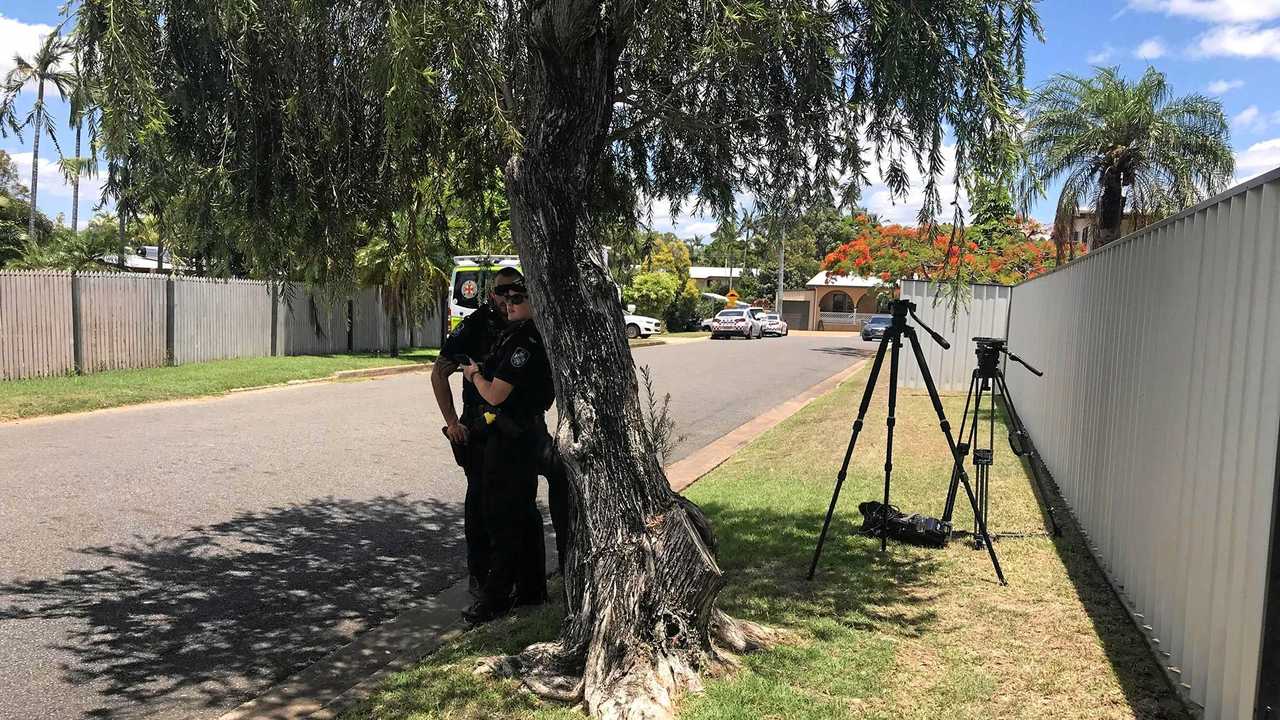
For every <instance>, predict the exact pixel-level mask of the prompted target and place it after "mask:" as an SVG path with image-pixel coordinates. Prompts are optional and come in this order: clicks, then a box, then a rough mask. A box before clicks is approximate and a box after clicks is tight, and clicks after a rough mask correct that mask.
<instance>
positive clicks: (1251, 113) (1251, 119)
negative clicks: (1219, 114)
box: [1231, 105, 1260, 127]
mask: <svg viewBox="0 0 1280 720" xmlns="http://www.w3.org/2000/svg"><path fill="white" fill-rule="evenodd" d="M1259 114H1260V113H1259V112H1258V106H1257V105H1250V106H1249V107H1247V108H1245V109H1244V110H1241V111H1240V112H1239V113H1237V114H1236V115H1235V116H1233V117H1232V118H1231V124H1232V125H1240V126H1242V127H1248V126H1250V125H1252V124H1254V123H1255V122H1257V120H1258V115H1259Z"/></svg>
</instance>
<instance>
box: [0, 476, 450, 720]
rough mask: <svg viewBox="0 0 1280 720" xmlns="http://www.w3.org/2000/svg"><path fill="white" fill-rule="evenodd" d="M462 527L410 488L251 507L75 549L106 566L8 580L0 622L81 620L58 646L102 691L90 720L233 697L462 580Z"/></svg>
mask: <svg viewBox="0 0 1280 720" xmlns="http://www.w3.org/2000/svg"><path fill="white" fill-rule="evenodd" d="M461 528H462V507H461V505H460V504H458V503H445V502H438V501H426V500H416V499H409V498H407V497H406V496H403V495H397V496H394V497H378V498H374V499H371V500H345V499H337V498H331V497H330V498H319V499H316V500H312V501H310V502H307V503H302V504H295V505H289V506H286V507H278V508H272V509H270V510H266V511H262V512H248V513H243V514H241V515H238V516H236V517H235V518H233V519H231V520H228V521H226V522H223V523H219V524H216V525H209V526H201V527H193V528H191V530H189V531H188V532H186V533H184V534H182V535H180V536H177V537H156V538H139V539H136V540H135V541H134V542H132V543H129V544H122V545H115V546H110V547H88V548H83V549H80V550H79V552H81V553H84V554H85V555H88V556H90V557H91V558H94V559H96V560H98V561H99V562H102V563H106V564H105V566H103V567H101V568H99V569H92V570H74V571H71V572H68V573H67V574H65V575H63V576H62V577H58V578H53V579H42V580H21V581H17V582H13V583H10V584H6V585H0V620H15V619H50V620H61V621H66V620H72V621H75V622H74V629H73V630H72V631H71V632H70V633H69V635H67V636H66V637H65V638H64V642H65V644H64V645H59V646H57V647H56V648H55V649H56V650H60V651H63V652H67V653H70V654H72V655H74V656H75V658H76V662H75V663H74V664H72V665H70V666H67V667H64V673H65V680H66V681H68V682H70V683H76V684H80V683H92V684H93V686H94V687H95V688H97V689H98V691H99V692H100V693H101V695H102V699H103V705H104V707H102V708H99V709H97V710H94V711H92V712H89V713H87V715H86V717H107V716H110V717H120V716H122V715H124V714H128V715H135V714H136V715H143V714H146V713H147V712H148V710H147V709H146V706H147V705H152V706H154V705H163V704H169V703H170V702H172V701H174V700H177V699H181V700H182V702H183V703H184V704H187V705H188V706H190V704H192V703H202V704H204V705H206V706H210V707H216V706H225V705H226V704H228V703H229V702H231V703H233V704H234V702H236V701H239V700H241V699H245V698H247V697H248V696H251V695H253V694H254V691H255V690H259V689H261V688H263V687H265V686H267V685H270V684H272V683H273V682H275V681H278V680H280V679H282V678H284V677H286V676H288V675H289V674H291V673H292V672H294V671H297V670H298V669H300V668H302V667H304V666H306V665H308V664H310V663H312V662H314V661H315V660H317V659H319V658H320V657H322V656H324V655H326V654H327V653H329V652H331V651H333V650H335V649H337V648H338V647H339V646H341V645H343V644H345V643H346V642H348V641H350V640H351V639H352V637H353V636H354V635H355V634H357V633H359V632H361V631H363V630H366V629H368V628H370V627H373V626H376V625H378V624H380V623H382V622H384V621H386V620H388V619H390V618H392V617H394V616H395V615H396V614H398V613H399V612H401V611H403V610H405V609H407V608H408V607H410V606H412V605H414V604H416V603H417V602H418V601H419V600H421V599H423V598H425V597H427V596H429V595H431V594H433V593H435V592H437V591H439V590H441V589H442V588H444V587H447V586H448V585H450V584H452V583H453V582H454V581H456V580H457V578H458V577H460V576H461V575H462V574H463V573H464V572H465V568H464V565H465V563H464V562H463V561H462V558H463V557H464V553H463V548H462V538H461ZM125 708H131V709H132V710H133V712H128V711H126V712H121V711H122V710H124V709H125Z"/></svg>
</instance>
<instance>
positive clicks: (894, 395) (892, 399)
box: [880, 331, 902, 552]
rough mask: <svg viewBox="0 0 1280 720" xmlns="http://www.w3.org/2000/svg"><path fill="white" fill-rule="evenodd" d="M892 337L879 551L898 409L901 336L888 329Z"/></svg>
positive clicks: (885, 529) (884, 537)
mask: <svg viewBox="0 0 1280 720" xmlns="http://www.w3.org/2000/svg"><path fill="white" fill-rule="evenodd" d="M889 334H890V335H891V336H892V337H893V349H892V350H891V351H890V359H889V417H888V418H886V419H885V421H884V425H885V430H886V431H887V436H888V439H887V440H886V441H885V446H884V505H883V506H882V507H881V508H880V529H881V532H880V552H884V550H885V547H886V546H887V545H888V543H889V481H890V479H892V478H893V426H894V423H896V422H897V417H896V413H897V410H898V349H899V348H901V347H902V338H901V336H900V335H899V334H898V333H896V332H892V331H890V333H889Z"/></svg>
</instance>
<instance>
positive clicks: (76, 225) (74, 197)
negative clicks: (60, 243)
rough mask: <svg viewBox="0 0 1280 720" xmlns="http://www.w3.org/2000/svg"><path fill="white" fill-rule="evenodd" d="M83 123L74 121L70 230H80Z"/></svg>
mask: <svg viewBox="0 0 1280 720" xmlns="http://www.w3.org/2000/svg"><path fill="white" fill-rule="evenodd" d="M83 126H84V123H83V122H82V121H80V120H77V121H76V174H75V176H74V177H72V178H71V232H73V233H75V232H80V130H81V128H82V127H83Z"/></svg>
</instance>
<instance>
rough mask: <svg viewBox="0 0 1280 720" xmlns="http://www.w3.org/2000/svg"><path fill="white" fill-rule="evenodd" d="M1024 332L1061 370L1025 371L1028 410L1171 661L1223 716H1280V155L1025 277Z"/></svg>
mask: <svg viewBox="0 0 1280 720" xmlns="http://www.w3.org/2000/svg"><path fill="white" fill-rule="evenodd" d="M1009 341H1010V348H1011V349H1012V350H1013V351H1014V352H1016V353H1018V354H1020V355H1022V356H1023V357H1025V358H1026V359H1027V360H1028V361H1029V362H1031V363H1032V364H1033V365H1036V366H1038V367H1040V368H1041V369H1042V370H1044V371H1045V373H1046V375H1045V377H1044V378H1042V379H1037V378H1035V377H1033V376H1031V375H1030V374H1028V373H1026V372H1010V373H1009V374H1008V381H1009V386H1010V389H1011V391H1012V393H1013V395H1014V397H1015V398H1016V400H1017V402H1018V408H1019V410H1020V411H1021V412H1022V415H1023V419H1024V420H1025V422H1026V424H1027V426H1028V428H1029V430H1030V431H1031V435H1032V438H1033V439H1034V441H1035V443H1036V446H1037V447H1038V448H1039V450H1040V452H1041V454H1042V455H1043V457H1044V460H1045V462H1046V464H1047V465H1048V467H1049V469H1050V470H1051V472H1052V473H1053V476H1054V478H1055V479H1056V481H1057V484H1058V486H1059V487H1060V488H1061V490H1062V493H1063V495H1064V497H1065V498H1066V500H1067V501H1068V503H1069V504H1070V505H1071V507H1072V509H1073V511H1074V513H1075V515H1076V516H1077V518H1078V519H1079V521H1080V524H1081V526H1082V530H1083V531H1084V532H1085V533H1086V534H1087V540H1088V543H1089V545H1090V546H1091V548H1092V550H1093V553H1094V555H1095V556H1096V557H1097V559H1098V561H1099V564H1100V565H1101V566H1102V568H1103V569H1104V571H1105V572H1106V574H1107V575H1108V577H1109V578H1110V580H1111V582H1112V584H1113V585H1114V586H1115V587H1116V588H1117V590H1118V592H1119V593H1120V594H1121V597H1122V598H1123V600H1124V602H1125V604H1126V606H1127V607H1128V610H1129V611H1130V613H1131V614H1132V616H1133V618H1134V619H1135V621H1136V623H1137V625H1138V626H1139V627H1140V628H1141V629H1142V630H1143V632H1144V633H1146V635H1147V637H1148V639H1149V641H1150V642H1151V644H1152V647H1153V649H1154V650H1155V652H1156V656H1157V658H1158V659H1159V661H1160V664H1161V665H1162V666H1163V667H1164V668H1165V669H1166V671H1167V672H1168V673H1169V674H1170V675H1171V677H1172V678H1174V680H1175V682H1176V683H1177V685H1178V687H1179V688H1180V689H1181V690H1182V691H1183V693H1184V696H1185V697H1186V698H1187V699H1188V700H1190V701H1191V702H1193V703H1194V704H1195V705H1197V706H1199V707H1200V708H1202V709H1203V714H1204V718H1205V719H1206V720H1217V719H1218V718H1230V719H1232V720H1244V719H1246V718H1257V717H1277V714H1278V713H1280V697H1277V693H1278V692H1280V617H1275V616H1274V615H1273V616H1272V617H1270V618H1267V619H1266V621H1267V627H1268V628H1269V629H1268V630H1266V631H1265V634H1264V630H1263V628H1264V604H1265V603H1266V602H1268V597H1269V598H1270V600H1269V602H1270V603H1271V605H1272V610H1271V612H1272V613H1273V614H1274V613H1277V612H1280V599H1277V598H1276V593H1277V591H1278V589H1277V588H1276V587H1275V585H1274V584H1272V586H1271V588H1270V589H1268V587H1267V585H1268V580H1267V578H1268V573H1270V574H1271V575H1275V574H1276V573H1277V570H1276V564H1277V563H1278V562H1280V558H1277V557H1276V554H1277V550H1276V548H1275V544H1276V543H1278V542H1280V532H1278V531H1277V528H1276V523H1277V519H1276V517H1277V507H1278V505H1277V502H1276V501H1277V498H1276V495H1277V482H1278V480H1277V455H1276V453H1277V439H1278V437H1280V171H1275V172H1272V173H1269V174H1268V175H1267V176H1264V177H1262V178H1259V179H1258V180H1255V181H1252V182H1250V183H1248V184H1246V185H1243V186H1241V187H1239V188H1236V189H1234V190H1232V191H1230V192H1228V193H1226V194H1224V195H1223V196H1220V197H1218V198H1215V199H1213V200H1211V201H1209V202H1207V203H1204V204H1202V205H1200V206H1198V207H1196V208H1193V209H1191V210H1189V211H1187V212H1184V213H1182V214H1180V215H1177V216H1175V217H1173V218H1170V219H1168V220H1166V221H1163V222H1160V223H1158V224H1155V225H1153V226H1151V227H1148V228H1145V229H1143V230H1141V231H1139V232H1137V233H1134V234H1132V235H1129V236H1128V237H1126V238H1124V239H1122V240H1120V241H1118V242H1116V243H1114V244H1112V245H1109V246H1107V247H1105V248H1103V249H1101V250H1099V251H1095V252H1092V253H1089V254H1088V255H1086V256H1084V257H1083V258H1080V259H1078V260H1076V261H1075V262H1072V263H1070V264H1068V265H1067V266H1065V267H1063V268H1061V269H1059V270H1057V271H1056V272H1052V273H1049V274H1048V275H1045V276H1042V277H1040V278H1036V279H1034V280H1031V281H1028V282H1026V283H1024V284H1022V285H1019V286H1017V287H1016V288H1015V289H1014V292H1013V303H1012V308H1011V312H1010V320H1009ZM953 352H954V351H953ZM1268 563H1270V564H1271V569H1270V570H1268ZM1264 672H1265V673H1270V676H1268V675H1264V674H1263V673H1264ZM1260 678H1261V680H1262V683H1261V684H1260V682H1259V680H1260ZM1260 688H1261V690H1259V689H1260ZM1268 693H1269V695H1268ZM1255 702H1257V703H1258V705H1259V707H1257V708H1255ZM1266 706H1270V707H1271V708H1272V709H1271V712H1270V713H1266V712H1265V710H1264V708H1265V707H1266Z"/></svg>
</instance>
